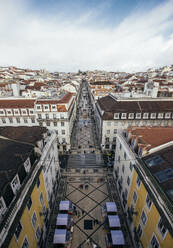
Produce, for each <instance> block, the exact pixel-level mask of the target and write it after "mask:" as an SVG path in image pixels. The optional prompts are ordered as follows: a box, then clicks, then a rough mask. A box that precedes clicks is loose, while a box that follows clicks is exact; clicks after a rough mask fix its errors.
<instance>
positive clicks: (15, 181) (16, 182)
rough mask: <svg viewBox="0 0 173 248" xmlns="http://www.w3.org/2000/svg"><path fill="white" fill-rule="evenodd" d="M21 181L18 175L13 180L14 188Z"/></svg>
mask: <svg viewBox="0 0 173 248" xmlns="http://www.w3.org/2000/svg"><path fill="white" fill-rule="evenodd" d="M18 183H19V180H18V177H17V176H16V177H15V178H14V179H13V181H12V182H11V185H12V187H13V188H16V186H17V185H18Z"/></svg>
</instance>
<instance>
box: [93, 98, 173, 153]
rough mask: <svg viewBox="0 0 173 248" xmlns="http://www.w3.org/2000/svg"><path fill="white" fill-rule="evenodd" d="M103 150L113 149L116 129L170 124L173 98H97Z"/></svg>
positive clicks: (100, 139)
mask: <svg viewBox="0 0 173 248" xmlns="http://www.w3.org/2000/svg"><path fill="white" fill-rule="evenodd" d="M95 121H96V130H97V135H98V137H99V143H100V144H101V149H102V150H115V148H116V134H117V132H118V130H119V129H122V128H125V129H126V128H127V127H131V126H145V127H147V126H150V127H151V126H162V127H163V126H173V99H159V100H158V99H141V98H140V99H116V98H115V97H113V96H112V95H108V96H105V97H103V98H100V99H99V100H98V101H97V103H96V109H95Z"/></svg>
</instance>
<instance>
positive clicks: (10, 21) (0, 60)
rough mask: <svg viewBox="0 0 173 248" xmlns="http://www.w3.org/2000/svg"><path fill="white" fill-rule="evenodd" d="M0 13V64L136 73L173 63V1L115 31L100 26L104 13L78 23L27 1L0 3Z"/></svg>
mask: <svg viewBox="0 0 173 248" xmlns="http://www.w3.org/2000/svg"><path fill="white" fill-rule="evenodd" d="M0 9H1V13H2V14H1V15H0V65H16V66H19V67H30V68H46V69H48V70H51V71H77V70H78V69H81V70H88V69H89V70H92V69H93V70H94V69H105V70H114V71H116V70H119V71H121V70H126V71H131V70H144V69H146V68H147V67H158V66H162V65H166V64H171V63H172V58H173V30H172V27H173V0H170V1H168V2H166V3H164V4H162V5H160V6H157V7H156V8H154V9H152V10H150V11H147V13H145V12H144V11H142V12H139V11H138V12H137V13H133V14H131V15H130V16H127V17H126V18H125V19H124V21H122V22H121V23H120V24H119V25H118V26H115V27H114V28H110V27H106V26H105V27H104V28H100V27H97V25H96V23H95V22H94V21H93V20H94V16H95V15H97V16H98V15H99V14H100V12H101V9H99V13H97V12H96V10H94V12H93V10H91V11H89V12H87V13H85V14H83V15H81V16H79V18H76V19H75V20H70V19H66V20H64V19H63V18H62V16H63V15H60V14H59V13H57V16H56V15H54V16H52V17H51V18H50V17H48V16H40V15H37V14H36V13H35V12H31V9H29V7H28V6H27V4H26V2H25V1H22V0H18V1H12V0H6V1H0ZM92 22H93V27H92V25H91V24H92ZM111 27H112V25H111ZM168 34H169V35H168Z"/></svg>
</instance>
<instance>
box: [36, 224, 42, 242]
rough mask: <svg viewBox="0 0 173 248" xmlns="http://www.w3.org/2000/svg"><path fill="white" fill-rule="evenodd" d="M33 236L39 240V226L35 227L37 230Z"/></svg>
mask: <svg viewBox="0 0 173 248" xmlns="http://www.w3.org/2000/svg"><path fill="white" fill-rule="evenodd" d="M35 235H36V238H37V240H39V239H40V236H41V233H40V227H39V226H38V227H37V230H36V233H35Z"/></svg>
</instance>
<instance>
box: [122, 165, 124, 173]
mask: <svg viewBox="0 0 173 248" xmlns="http://www.w3.org/2000/svg"><path fill="white" fill-rule="evenodd" d="M122 172H123V173H124V164H123V166H122Z"/></svg>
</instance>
